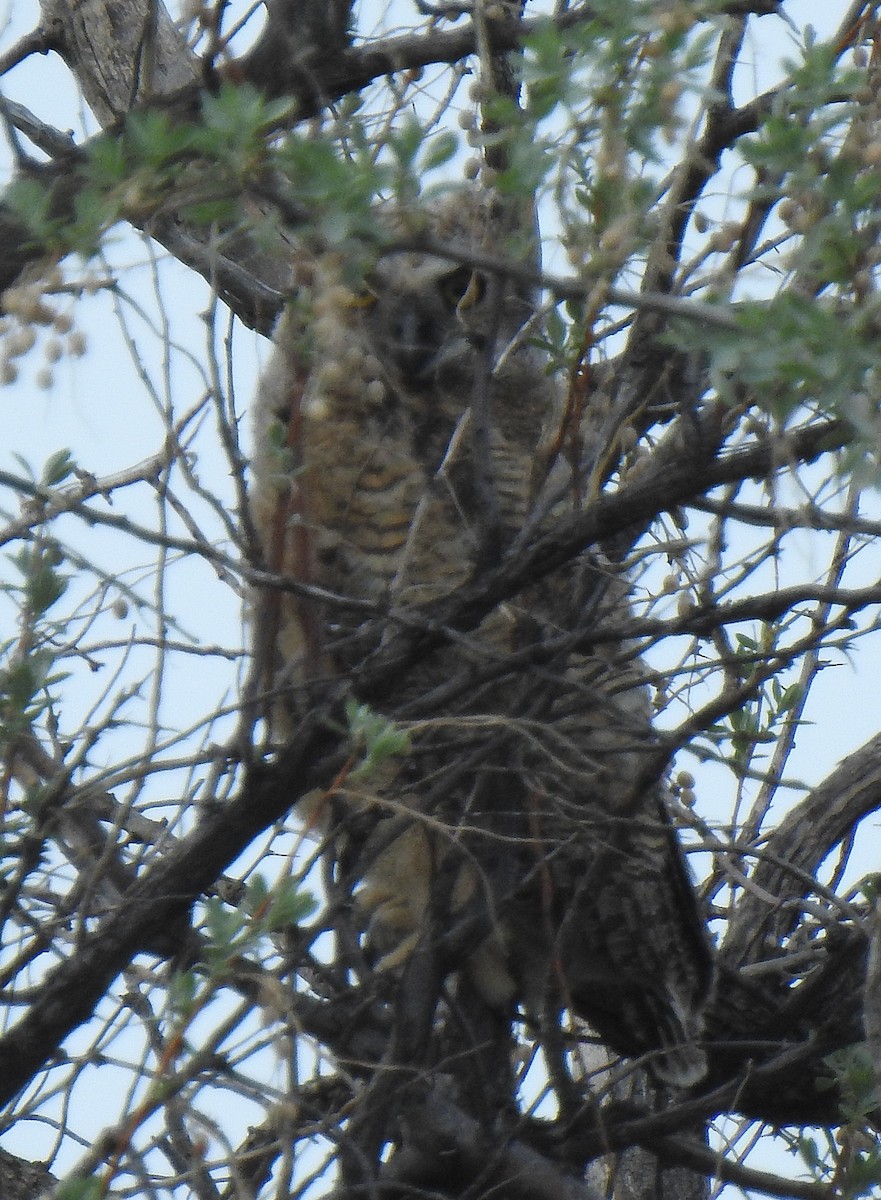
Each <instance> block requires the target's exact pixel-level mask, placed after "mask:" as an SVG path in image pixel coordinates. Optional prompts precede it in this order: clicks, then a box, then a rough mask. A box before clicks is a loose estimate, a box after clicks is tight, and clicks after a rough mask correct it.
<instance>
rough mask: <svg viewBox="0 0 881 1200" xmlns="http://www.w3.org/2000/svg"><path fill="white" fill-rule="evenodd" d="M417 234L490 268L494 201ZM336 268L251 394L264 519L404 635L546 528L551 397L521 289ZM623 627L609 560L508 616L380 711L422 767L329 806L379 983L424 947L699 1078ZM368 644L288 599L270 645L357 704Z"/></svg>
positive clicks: (374, 781)
mask: <svg viewBox="0 0 881 1200" xmlns="http://www.w3.org/2000/svg"><path fill="white" fill-rule="evenodd" d="M386 221H387V223H388V224H389V226H390V227H391V228H400V227H401V225H402V222H403V218H402V217H401V216H399V215H395V214H390V215H388V216H387V218H386ZM430 222H431V225H430V231H431V232H432V233H433V234H434V235H435V236H436V237H439V238H442V239H446V240H447V241H448V242H449V243H451V245H453V246H458V247H459V248H460V249H465V250H467V249H468V248H469V247H470V248H473V249H480V248H483V249H486V248H487V247H488V248H490V249H493V246H492V240H491V239H492V232H493V223H492V208H491V205H490V204H489V202H488V201H486V200H485V199H484V198H482V197H473V196H470V197H469V196H460V197H457V198H456V199H455V200H454V201H452V202H447V203H445V204H444V205H442V206H439V207H436V208H435V209H434V210H433V212H432V213H431V214H430ZM346 267H347V264H346V263H344V262H343V261H340V260H339V259H338V258H335V257H334V256H333V255H331V254H329V253H327V254H323V255H320V256H315V257H311V258H310V257H309V256H307V255H306V254H305V253H304V254H303V256H302V257H301V261H300V262H299V263H298V264H297V281H296V282H297V287H298V303H297V305H296V306H295V307H293V308H292V309H291V310H290V311H289V312H288V313H287V315H286V316H285V318H284V319H283V321H282V323H281V325H280V327H279V330H278V332H277V335H276V349H275V352H274V357H273V360H272V362H271V363H270V366H269V369H268V371H267V373H266V375H265V377H264V379H263V381H262V384H261V389H260V393H259V397H258V405H257V413H256V440H255V458H254V474H255V493H254V495H255V499H254V513H255V517H256V521H257V524H258V528H259V529H260V530H261V533H262V536H263V539H264V543H265V547H266V553H267V558H268V559H269V563H270V565H271V566H272V568H273V569H274V570H276V571H278V572H280V573H282V574H289V575H293V576H295V577H296V578H298V579H300V580H301V581H305V582H309V583H312V584H316V585H318V586H320V587H321V588H324V589H327V590H329V591H331V592H334V593H339V594H342V595H345V596H351V597H356V598H358V599H361V600H368V601H371V602H374V603H375V604H376V605H378V606H380V608H382V609H383V610H389V611H391V612H392V613H394V612H395V611H400V610H403V609H407V610H408V611H409V613H410V616H411V618H412V616H413V606H414V605H419V604H422V603H425V602H428V601H431V600H433V599H436V598H437V597H439V596H441V595H443V594H446V593H448V592H450V591H451V590H453V589H454V588H456V587H457V586H459V585H460V584H462V583H464V582H465V581H466V580H467V579H468V578H470V577H471V576H472V575H473V574H474V573H475V572H478V571H480V570H481V569H483V568H484V567H485V566H487V565H492V564H493V563H495V562H497V561H498V560H499V559H500V558H501V557H503V556H504V554H505V553H506V551H507V549H508V548H509V547H510V546H511V544H512V543H513V541H514V540H515V539H516V537H517V535H518V533H519V532H520V531H521V530H522V529H523V528H524V526H525V525H526V524H527V522H528V521H529V520H530V519H532V517H533V516H535V512H534V511H533V502H534V499H535V497H534V496H533V494H532V493H533V488H534V481H535V479H536V474H537V472H536V469H535V468H536V463H537V462H541V461H542V456H541V453H540V447H541V444H542V437H543V431H547V430H549V429H550V428H551V427H552V425H553V423H554V419H555V414H556V410H557V407H558V397H557V392H556V386H555V384H554V383H553V381H552V380H551V378H550V377H549V375H548V373H547V370H546V362H545V360H544V358H543V356H542V355H541V353H540V352H538V351H537V350H536V349H534V348H533V347H532V346H531V345H530V344H529V341H528V338H527V337H526V336H524V330H523V327H524V324H525V322H527V320H528V319H529V317H530V315H531V308H530V305H529V303H528V302H527V301H526V300H525V299H524V297H523V295H522V294H521V293H520V292H518V290H517V289H516V288H515V287H514V286H513V285H512V284H511V283H510V282H506V281H504V280H500V279H499V278H494V277H492V276H489V275H486V274H483V273H481V272H479V271H473V270H472V269H471V268H470V266H469V265H468V264H467V262H466V263H465V264H464V266H463V265H462V264H461V263H457V262H455V261H449V260H446V259H441V258H434V257H431V256H429V255H426V254H414V253H394V254H388V255H386V256H384V257H383V258H381V259H380V260H379V262H378V263H377V264H376V266H375V268H374V269H373V270H372V271H371V273H370V274H369V276H368V278H367V280H366V281H365V282H364V284H363V286H362V285H359V284H356V285H355V286H354V287H353V286H352V283H351V281H350V280H349V279H348V278H347V275H346V271H345V268H346ZM560 503H561V502H560ZM558 507H559V503H558ZM553 516H554V513H553V512H552V513H551V514H550V515H545V517H544V518H543V525H544V526H545V527H547V525H548V523H549V521H550V520H551V519H552V517H553ZM539 524H542V522H539ZM628 616H629V602H628V588H627V584H626V580H625V578H624V577H623V576H622V575H621V574H620V572H619V571H618V570H617V569H616V568H613V567H612V565H611V564H609V563H607V562H605V561H604V560H603V559H602V558H601V556H599V555H594V556H590V555H587V554H585V555H584V556H583V558H582V559H580V560H578V561H576V562H575V563H572V564H568V565H567V567H566V568H565V569H564V570H562V571H560V572H559V573H558V574H557V575H556V576H554V577H549V578H546V579H544V580H542V581H541V582H540V583H536V584H535V585H534V586H532V587H531V588H530V589H528V590H527V591H525V592H523V593H522V594H520V595H518V596H515V597H512V598H511V599H510V600H509V601H507V602H506V603H504V604H502V605H500V606H499V607H498V608H497V609H496V610H495V611H493V612H492V613H490V614H489V615H488V616H487V617H486V618H485V619H484V621H483V623H482V624H481V625H480V627H479V628H478V629H477V630H475V631H474V632H473V633H470V634H468V635H467V636H460V637H458V638H455V639H452V640H451V641H449V643H448V644H446V645H445V646H443V647H442V648H440V649H438V650H436V651H434V652H433V653H432V654H431V655H429V656H428V657H426V658H425V659H424V660H423V661H421V662H420V663H419V664H418V665H417V666H416V667H415V668H414V669H413V670H412V671H410V672H408V673H407V675H406V676H405V677H402V679H401V680H400V686H399V688H398V689H397V691H396V693H395V695H394V696H392V697H391V698H390V701H389V705H388V708H387V711H388V714H389V715H390V716H393V717H395V718H397V719H401V718H404V719H416V720H414V721H413V724H412V734H413V740H412V745H413V748H412V751H411V753H409V754H408V755H407V756H406V759H405V760H404V761H399V760H396V761H395V762H394V763H393V764H386V765H385V767H384V768H382V770H381V772H380V773H379V774H378V775H377V776H375V777H374V778H371V779H369V780H368V781H367V782H366V783H364V782H361V783H360V784H359V786H357V787H355V786H351V787H349V788H348V790H346V791H344V792H343V793H342V797H343V800H342V802H343V804H344V808H345V811H347V812H349V813H357V814H359V816H360V818H363V819H361V820H360V824H359V833H358V835H357V837H355V839H354V840H355V841H356V842H357V850H356V860H357V872H358V874H359V875H360V876H361V878H362V886H361V889H360V904H361V908H362V910H363V912H364V918H365V920H364V923H365V925H366V927H367V932H368V937H369V941H370V943H371V945H372V946H373V948H374V953H375V954H376V955H377V956H378V958H379V965H380V967H382V968H384V969H387V970H390V969H394V968H397V967H399V966H400V965H401V964H402V963H403V962H404V961H405V960H406V958H407V956H408V955H409V953H410V952H411V951H412V949H413V947H414V946H415V945H416V943H417V942H418V940H419V939H420V937H424V936H430V931H431V930H432V929H433V930H434V931H435V936H436V937H437V940H438V944H439V945H441V944H443V946H452V947H454V950H450V954H452V956H453V957H452V958H451V961H450V962H449V964H448V965H449V969H450V971H451V972H452V974H453V975H455V972H456V970H466V971H467V972H468V973H469V976H470V978H471V980H472V982H473V983H474V984H475V986H476V988H477V990H478V992H479V993H480V994H481V995H483V996H484V998H485V1000H486V1002H487V1003H489V1004H491V1005H494V1006H496V1007H499V1008H504V1007H506V1006H509V1005H511V1004H513V1003H514V1002H519V1003H520V1004H521V1005H523V1006H524V1008H525V1009H526V1010H527V1012H528V1013H529V1014H531V1015H532V1016H533V1018H535V1019H547V1018H548V1015H549V1014H553V1013H554V1012H557V1011H559V1010H560V1009H561V1008H565V1007H569V1008H571V1009H572V1010H573V1011H574V1012H576V1013H578V1014H579V1015H581V1016H583V1017H585V1018H586V1019H587V1020H588V1021H590V1022H591V1023H592V1024H594V1025H595V1026H596V1027H597V1028H598V1029H599V1031H600V1032H601V1033H602V1034H603V1035H604V1036H605V1037H607V1038H608V1039H609V1040H610V1041H611V1042H612V1043H613V1044H615V1045H617V1046H619V1047H623V1048H624V1049H625V1050H627V1051H628V1052H631V1053H633V1052H637V1051H654V1052H657V1053H655V1055H654V1058H653V1060H652V1061H653V1066H654V1069H655V1071H656V1073H657V1074H658V1075H659V1077H661V1078H663V1079H665V1080H668V1081H671V1082H674V1083H678V1084H688V1083H691V1082H693V1081H694V1080H696V1079H697V1078H699V1077H700V1076H701V1075H702V1074H703V1071H704V1069H705V1064H704V1056H703V1052H702V1051H701V1050H700V1048H699V1047H698V1045H697V1039H698V1038H699V1035H700V1027H701V1026H700V1009H701V1005H702V1001H703V998H704V995H705V992H706V987H707V982H708V980H707V974H708V972H707V951H706V945H705V942H704V940H703V936H704V935H703V930H702V927H701V923H700V920H699V918H698V915H697V912H696V909H695V901H694V896H693V893H692V890H691V887H690V884H689V881H688V879H687V875H686V872H685V868H684V865H683V862H682V858H681V852H680V850H679V847H678V844H677V842H676V838H675V835H674V834H673V832H672V830H671V827H670V824H669V819H668V817H667V814H666V811H665V809H664V805H663V799H662V796H661V791H660V786H659V785H658V784H657V783H651V782H649V783H648V784H644V783H642V782H641V776H642V775H643V774H644V767H645V763H646V755H647V752H648V751H650V750H651V748H652V746H653V736H652V727H651V720H650V712H649V707H648V701H647V697H646V689H645V685H644V680H643V673H642V669H641V667H640V664H639V662H638V660H637V661H634V660H633V654H632V651H631V649H630V648H629V647H628V646H627V645H626V644H622V643H620V642H618V643H616V642H614V641H602V640H600V641H597V640H596V639H597V634H598V632H602V631H603V630H604V629H608V627H609V624H610V622H611V623H616V622H617V623H626V621H627V619H628ZM363 624H364V614H363V612H360V613H359V612H353V611H352V610H351V608H349V609H347V608H345V607H344V606H339V605H335V604H334V603H333V601H332V600H330V601H326V602H319V601H317V600H310V599H307V600H292V599H290V598H289V597H287V598H284V599H282V598H280V597H276V598H275V602H274V606H273V604H272V603H271V602H270V603H269V604H267V606H266V610H265V613H264V616H263V618H262V625H263V636H262V640H259V639H258V641H259V644H261V645H262V646H263V652H264V653H267V652H268V653H270V655H271V678H272V681H273V682H274V683H275V684H276V685H279V684H280V683H284V682H289V683H290V684H292V685H296V684H298V683H302V682H304V681H305V680H307V679H310V678H311V679H314V678H316V677H320V676H324V675H333V674H337V673H340V674H345V675H347V676H348V678H349V680H350V683H351V686H352V688H353V690H354V692H355V694H356V695H357V690H358V663H359V661H360V659H361V657H363V655H364V654H365V652H367V651H368V650H369V648H370V647H369V645H365V643H364V641H363V638H361V637H359V632H360V630H361V628H362V626H363ZM267 647H268V648H269V650H268V651H267ZM291 695H292V697H294V698H293V699H292V700H291V702H290V703H291V706H292V707H293V708H295V707H296V698H295V695H296V689H294V690H293V691H292V693H291ZM276 726H277V728H279V729H280V723H279V721H278V719H277V718H276ZM350 824H351V822H350ZM349 834H350V838H349V841H350V843H351V842H352V840H353V839H352V836H351V829H350V830H349ZM359 839H360V840H359ZM457 924H458V925H460V926H461V928H462V929H463V930H464V931H465V948H464V949H463V947H462V944H461V943H462V939H461V938H459V939H457V938H456V937H455V936H454V935H455V930H456V927H457ZM451 930H452V935H451V934H450V931H451ZM441 932H444V933H446V934H447V935H448V936H447V937H446V940H445V941H444V940H443V939H441V937H440V933H441Z"/></svg>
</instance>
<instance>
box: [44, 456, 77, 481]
mask: <svg viewBox="0 0 881 1200" xmlns="http://www.w3.org/2000/svg"><path fill="white" fill-rule="evenodd" d="M75 470H76V463H75V462H74V461H73V459H72V458H71V456H70V451H69V450H56V451H55V453H54V454H52V455H50V456H49V458H47V459H46V462H45V465H44V466H43V476H42V479H41V481H40V482H41V483H42V484H43V485H44V486H45V487H57V485H58V484H59V483H63V482H64V480H65V479H69V478H70V476H71V475H72V474H73V472H74V471H75Z"/></svg>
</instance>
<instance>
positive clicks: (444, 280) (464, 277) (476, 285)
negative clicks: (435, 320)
mask: <svg viewBox="0 0 881 1200" xmlns="http://www.w3.org/2000/svg"><path fill="white" fill-rule="evenodd" d="M438 291H439V292H440V295H441V299H442V300H443V301H444V303H445V304H446V305H447V306H448V308H450V309H451V310H452V309H457V308H459V307H460V306H461V307H462V308H470V307H471V306H472V304H479V303H480V301H481V300H482V299H483V296H484V293H485V292H486V279H485V278H484V276H483V275H481V274H480V272H479V271H474V270H472V268H471V267H466V266H461V267H455V268H454V269H453V270H452V271H449V272H448V273H447V274H446V275H444V276H442V277H441V279H440V281H439V283H438Z"/></svg>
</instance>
